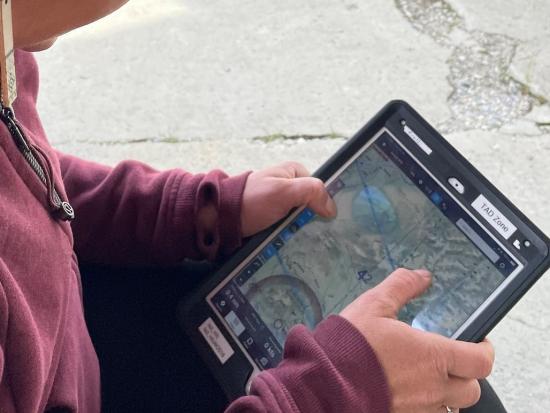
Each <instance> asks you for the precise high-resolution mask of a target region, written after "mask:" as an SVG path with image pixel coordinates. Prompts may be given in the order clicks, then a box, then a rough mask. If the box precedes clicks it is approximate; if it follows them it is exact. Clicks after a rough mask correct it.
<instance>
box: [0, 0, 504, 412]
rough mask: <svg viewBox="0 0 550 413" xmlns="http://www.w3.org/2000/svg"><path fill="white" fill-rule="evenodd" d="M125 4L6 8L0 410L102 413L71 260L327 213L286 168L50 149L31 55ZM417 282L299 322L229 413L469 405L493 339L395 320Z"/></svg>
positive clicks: (222, 249)
mask: <svg viewBox="0 0 550 413" xmlns="http://www.w3.org/2000/svg"><path fill="white" fill-rule="evenodd" d="M124 3H125V1H124V0H93V1H92V0H81V1H77V2H75V1H73V0H55V1H36V0H13V18H14V43H15V47H16V48H17V50H16V51H15V65H16V72H17V80H18V94H19V96H18V98H17V100H16V101H15V104H14V105H13V112H11V111H10V110H9V109H7V108H4V107H2V115H1V119H2V123H1V124H0V148H1V150H0V171H1V173H2V178H1V179H0V211H1V214H0V412H2V413H11V412H22V413H33V412H42V411H48V412H98V411H99V410H100V376H99V365H98V360H97V356H96V354H95V351H94V349H93V346H92V343H91V340H90V337H89V334H88V330H87V327H86V325H85V321H84V316H83V308H82V301H81V300H82V292H81V283H80V275H79V270H78V264H77V260H76V254H78V256H79V257H81V258H83V259H86V260H90V261H93V262H101V263H108V264H121V263H122V264H128V263H132V264H145V263H162V264H166V263H175V262H179V261H181V260H182V259H183V258H185V257H187V258H191V259H203V258H208V259H215V258H217V257H220V256H227V255H228V254H230V253H231V252H232V251H233V250H235V248H237V247H238V246H239V244H240V242H241V239H242V238H243V237H246V236H248V235H251V234H253V233H256V232H258V231H259V230H261V229H263V228H266V227H267V226H269V225H270V224H272V223H273V222H275V221H277V220H278V219H280V218H281V217H283V216H284V215H285V214H286V213H287V212H288V211H289V210H290V209H291V208H292V207H295V206H298V205H304V204H307V205H309V206H310V207H311V208H312V209H313V210H314V211H315V212H316V213H318V214H320V215H323V216H332V215H334V214H335V213H336V211H335V206H334V203H333V202H332V200H331V199H330V197H329V196H328V194H327V192H326V191H325V189H324V186H323V184H322V183H321V182H320V181H319V180H317V179H315V178H311V177H308V176H307V175H308V174H307V171H305V169H304V168H303V167H302V166H301V165H300V164H297V163H292V162H289V163H286V164H283V165H280V166H278V167H274V168H269V169H265V170H263V171H259V172H253V173H244V174H242V175H239V176H235V177H228V176H227V175H225V174H224V173H223V172H221V171H217V170H216V171H212V172H210V173H208V174H197V175H191V174H189V173H186V172H184V171H182V170H178V169H176V170H170V171H165V172H158V171H155V170H153V169H151V168H149V167H147V166H145V165H143V164H141V163H138V162H133V161H126V162H122V163H120V164H119V165H118V166H116V167H115V168H109V167H106V166H102V165H99V164H95V163H91V162H87V161H84V160H81V159H77V158H75V157H73V156H69V155H65V154H62V153H59V152H56V151H55V150H53V149H52V148H51V147H50V145H49V143H48V141H47V139H46V135H45V133H44V130H43V129H42V126H41V122H40V119H39V116H38V113H37V111H36V99H37V93H38V70H37V67H36V62H35V60H34V58H33V56H32V53H31V51H37V50H41V49H45V48H47V47H49V46H50V45H51V44H53V42H54V41H55V39H56V37H57V36H59V35H61V34H63V33H66V32H68V31H70V30H72V29H74V28H77V27H79V26H82V25H85V24H87V23H90V22H92V21H94V20H96V19H99V18H101V17H102V16H105V15H107V14H109V13H110V12H112V11H113V10H115V9H117V8H118V7H120V6H122V4H124ZM14 114H15V115H14ZM71 205H72V206H71ZM73 207H74V210H73ZM73 212H76V216H77V217H76V219H75V220H74V221H73V222H72V223H70V221H71V218H72V215H73ZM75 252H76V253H75ZM429 285H430V274H429V273H428V272H427V271H424V270H417V271H412V270H406V269H400V270H397V271H396V272H395V273H393V274H392V275H391V276H389V277H388V278H387V279H386V281H384V282H383V283H382V284H380V285H379V286H378V287H376V288H374V289H372V290H370V291H368V292H367V293H365V294H364V295H363V296H361V297H359V298H358V299H357V300H356V301H355V302H353V303H352V304H351V305H350V306H348V307H347V308H346V309H345V310H344V311H342V313H341V314H340V315H333V316H330V317H328V319H326V320H325V321H323V322H322V323H320V325H319V326H318V327H317V328H316V329H315V330H314V331H313V332H311V331H309V330H307V329H306V328H305V327H303V326H297V327H295V328H294V329H293V330H292V331H291V333H290V334H289V336H288V339H287V342H286V346H285V355H284V360H283V361H282V362H281V364H280V365H279V366H278V367H277V368H274V369H271V370H267V371H265V372H262V373H261V374H260V375H259V376H258V377H257V378H256V379H255V380H254V382H253V385H252V389H251V394H250V395H249V396H246V397H242V398H240V399H238V400H236V401H235V402H234V403H233V404H231V405H230V406H229V407H228V410H227V411H228V412H232V413H235V412H340V413H345V412H368V413H385V412H394V413H401V412H407V413H415V412H418V413H432V412H433V413H436V412H439V413H441V412H448V411H454V412H456V411H457V410H458V408H463V407H468V406H472V405H474V404H475V403H476V402H477V401H478V399H479V398H480V393H481V390H480V384H479V382H478V379H481V378H484V377H486V376H488V375H489V374H490V372H491V369H492V366H493V358H494V353H493V348H492V346H491V344H490V343H489V342H487V341H485V342H482V343H477V344H473V343H464V342H457V341H454V340H450V339H447V338H444V337H442V336H438V335H435V334H430V333H426V332H422V331H418V330H415V329H413V328H411V327H409V326H408V325H406V324H404V323H402V322H400V321H398V320H396V314H397V312H398V311H399V309H400V308H401V307H402V306H403V305H404V304H405V303H407V302H408V301H409V300H411V299H412V298H414V297H416V296H418V295H419V294H421V293H422V292H423V291H424V290H425V289H426V288H427V287H428V286H429ZM483 386H486V385H485V384H483ZM448 406H450V407H448ZM494 406H496V404H495V405H494ZM495 409H496V407H495ZM472 411H474V410H472ZM477 411H489V410H485V409H484V410H481V409H480V408H478V410H477ZM494 411H501V410H494Z"/></svg>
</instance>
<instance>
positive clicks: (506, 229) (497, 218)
mask: <svg viewBox="0 0 550 413" xmlns="http://www.w3.org/2000/svg"><path fill="white" fill-rule="evenodd" d="M472 206H473V207H474V209H475V210H476V211H477V212H478V213H479V215H481V216H482V217H483V218H484V219H485V221H487V222H488V223H489V224H491V226H492V227H493V228H494V229H496V230H497V231H498V233H499V234H500V235H502V236H503V237H504V239H508V238H510V237H511V236H512V234H513V233H514V232H516V230H517V228H516V226H515V225H514V224H512V223H511V222H510V221H509V220H508V218H506V217H505V216H504V215H503V214H502V213H501V212H500V211H499V210H498V209H497V208H496V207H495V206H494V205H493V204H491V203H490V202H489V201H488V200H487V198H485V197H484V196H483V195H480V196H478V197H477V198H476V200H475V201H474V202H472Z"/></svg>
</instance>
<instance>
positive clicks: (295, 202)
mask: <svg viewBox="0 0 550 413" xmlns="http://www.w3.org/2000/svg"><path fill="white" fill-rule="evenodd" d="M287 195H288V196H287V199H288V200H289V202H290V203H291V205H289V208H293V207H298V206H302V205H307V206H308V207H309V208H311V209H312V210H313V212H315V213H316V214H319V215H321V216H323V217H331V216H334V215H336V204H335V203H334V200H333V199H332V198H331V197H330V195H329V194H328V192H327V189H326V188H325V185H324V184H323V182H322V181H321V180H320V179H317V178H311V177H303V178H296V179H292V180H290V181H288V188H287Z"/></svg>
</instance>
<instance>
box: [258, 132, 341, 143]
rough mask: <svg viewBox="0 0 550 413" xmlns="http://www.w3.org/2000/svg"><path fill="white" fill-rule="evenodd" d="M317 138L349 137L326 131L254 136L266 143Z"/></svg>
mask: <svg viewBox="0 0 550 413" xmlns="http://www.w3.org/2000/svg"><path fill="white" fill-rule="evenodd" d="M300 139H303V140H306V141H310V140H315V139H347V137H346V136H344V135H340V134H338V133H334V132H331V133H324V134H319V135H307V134H296V135H285V134H282V133H276V134H273V135H265V136H256V137H254V138H252V140H253V141H261V142H264V143H271V142H275V141H297V140H300Z"/></svg>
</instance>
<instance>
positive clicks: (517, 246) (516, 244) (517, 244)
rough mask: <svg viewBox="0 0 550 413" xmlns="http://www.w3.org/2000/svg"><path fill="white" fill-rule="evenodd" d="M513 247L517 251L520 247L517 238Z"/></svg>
mask: <svg viewBox="0 0 550 413" xmlns="http://www.w3.org/2000/svg"><path fill="white" fill-rule="evenodd" d="M514 247H515V248H516V249H517V250H518V251H519V250H520V249H521V242H519V239H517V240H515V241H514Z"/></svg>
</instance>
